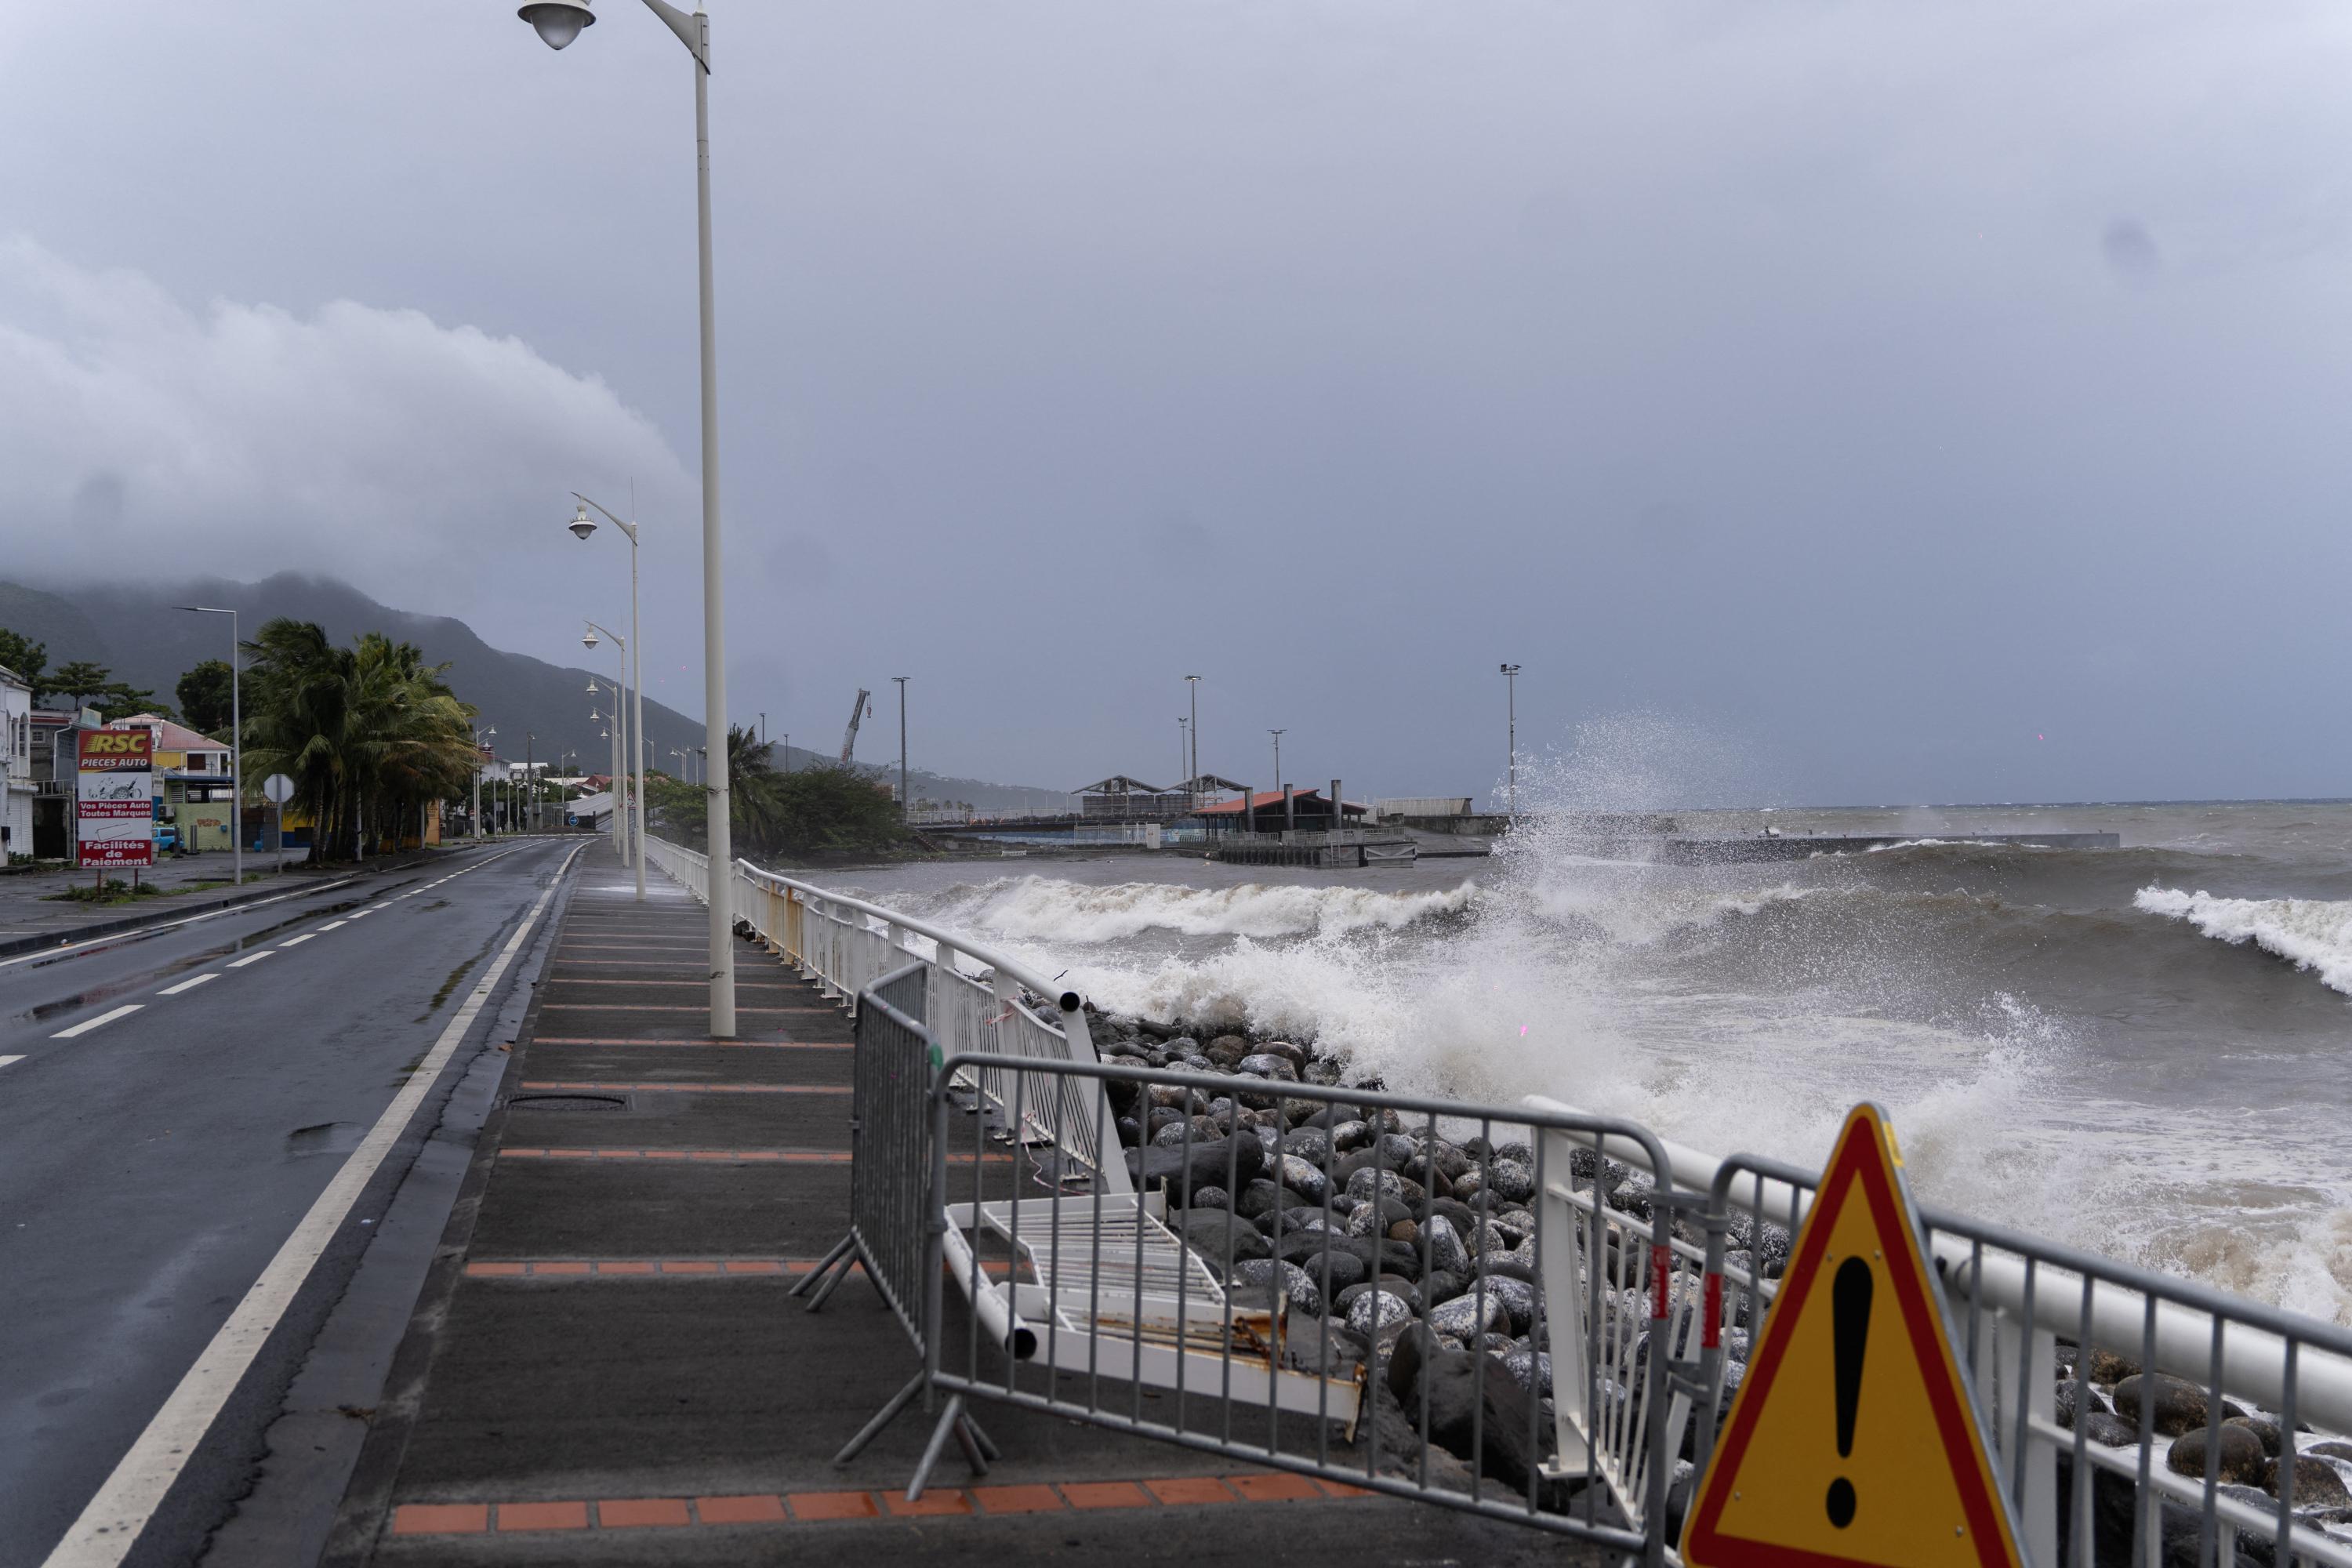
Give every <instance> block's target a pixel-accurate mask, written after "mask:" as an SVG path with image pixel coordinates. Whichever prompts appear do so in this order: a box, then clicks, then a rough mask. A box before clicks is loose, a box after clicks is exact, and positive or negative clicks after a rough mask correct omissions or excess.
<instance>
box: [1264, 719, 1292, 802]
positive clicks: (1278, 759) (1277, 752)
mask: <svg viewBox="0 0 2352 1568" xmlns="http://www.w3.org/2000/svg"><path fill="white" fill-rule="evenodd" d="M1266 733H1267V734H1269V735H1271V736H1273V737H1274V793H1275V794H1276V795H1280V794H1281V793H1282V738H1283V737H1284V736H1285V735H1286V734H1288V733H1290V731H1287V730H1268V731H1266Z"/></svg>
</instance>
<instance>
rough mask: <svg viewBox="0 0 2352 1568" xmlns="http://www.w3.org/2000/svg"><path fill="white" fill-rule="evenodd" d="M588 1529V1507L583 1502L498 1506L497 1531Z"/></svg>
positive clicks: (503, 1504)
mask: <svg viewBox="0 0 2352 1568" xmlns="http://www.w3.org/2000/svg"><path fill="white" fill-rule="evenodd" d="M587 1528H588V1505H587V1504H586V1503H584V1502H502V1503H500V1504H499V1531H500V1532H501V1533H503V1532H505V1531H509V1530H585V1529H587Z"/></svg>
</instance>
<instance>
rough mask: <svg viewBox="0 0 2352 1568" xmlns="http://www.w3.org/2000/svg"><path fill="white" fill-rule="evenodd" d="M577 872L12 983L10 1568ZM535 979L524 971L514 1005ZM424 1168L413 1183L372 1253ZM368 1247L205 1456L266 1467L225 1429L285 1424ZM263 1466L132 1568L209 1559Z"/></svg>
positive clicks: (3, 1493)
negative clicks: (555, 890)
mask: <svg viewBox="0 0 2352 1568" xmlns="http://www.w3.org/2000/svg"><path fill="white" fill-rule="evenodd" d="M571 847H572V846H571V845H570V844H569V843H564V842H548V841H525V842H521V843H519V844H511V845H501V846H493V847H488V848H486V849H482V850H475V851H470V852H467V853H464V854H461V855H453V856H450V857H447V858H443V859H439V860H436V862H434V863H432V864H430V865H428V866H424V867H418V868H414V869H409V870H402V871H394V872H389V873H379V874H373V875H366V876H362V877H358V878H355V879H351V880H350V881H348V882H347V883H345V884H343V885H341V886H335V887H321V888H318V889H312V890H307V891H301V892H299V893H297V894H296V895H295V896H292V897H289V898H288V899H286V900H282V901H273V902H270V903H267V904H261V905H255V906H248V907H247V908H245V909H242V910H233V911H228V912H226V913H224V914H222V915H221V916H219V917H217V918H215V919H210V920H205V921H199V922H197V923H194V924H191V925H187V926H183V927H179V928H177V929H169V930H150V931H141V932H133V933H128V934H126V935H124V936H122V937H121V938H116V939H112V940H110V941H108V942H103V943H100V944H99V945H97V946H94V947H90V948H88V949H82V950H78V951H75V952H65V953H44V954H40V955H38V956H37V958H35V959H34V960H33V961H31V962H26V961H23V960H18V961H16V962H5V961H0V1568H18V1565H19V1564H35V1563H41V1562H42V1561H43V1560H44V1559H45V1558H46V1557H47V1554H48V1552H49V1549H50V1547H51V1545H52V1544H53V1543H54V1542H56V1541H57V1540H58V1537H59V1535H61V1534H62V1533H63V1532H64V1531H65V1530H66V1528H67V1527H68V1525H69V1524H71V1523H72V1521H73V1520H74V1519H75V1517H76V1516H77V1515H78V1514H79V1512H80V1510H81V1509H82V1507H83V1505H84V1504H85V1503H86V1502H87V1501H88V1500H89V1498H90V1496H91V1494H92V1493H93V1492H94V1491H96V1489H98V1488H99V1486H100V1485H101V1484H102V1483H103V1482H104V1480H105V1479H106V1478H107V1476H108V1475H109V1474H110V1472H111V1471H112V1469H113V1468H114V1467H115V1465H116V1463H117V1462H118V1461H119V1460H120V1459H121V1457H122V1456H123V1454H124V1452H125V1451H126V1450H127V1449H128V1448H129V1447H131V1444H132V1443H133V1442H134V1441H135V1440H136V1439H137V1438H138V1436H139V1435H140V1433H141V1432H142V1430H143V1429H144V1427H145V1426H146V1424H147V1422H148V1421H149V1420H150V1419H151V1418H152V1416H153V1415H154V1414H155V1412H156V1410H157V1409H158V1408H159V1407H160V1406H161V1405H162V1404H163V1401H164V1399H165V1398H166V1397H167V1396H168V1395H169V1394H171V1392H172V1390H173V1387H174V1386H175V1385H176V1384H178V1383H179V1381H180V1379H181V1378H182V1376H183V1375H184V1373H186V1371H187V1369H188V1368H189V1366H190V1365H191V1364H192V1363H194V1361H195V1360H196V1359H197V1357H198V1356H200V1355H201V1354H202V1353H203V1352H204V1351H205V1347H206V1345H207V1344H208V1343H209V1342H210V1341H211V1339H212V1337H213V1336H214V1334H215V1332H216V1331H218V1330H219V1328H220V1326H221V1324H222V1322H223V1321H225V1320H226V1317H227V1315H228V1313H229V1312H230V1310H231V1309H232V1308H233V1307H234V1306H235V1305H236V1302H237V1300H239V1298H240V1297H242V1296H243V1295H244V1293H245V1292H246V1291H247V1289H248V1288H250V1287H251V1286H252V1284H253V1283H254V1281H255V1279H257V1277H258V1276H259V1275H260V1273H261V1272H262V1270H263V1269H264V1268H266V1267H267V1266H268V1263H269V1261H270V1259H271V1258H272V1257H273V1256H274V1255H275V1253H276V1252H277V1250H278V1247H279V1245H280V1244H281V1243H282V1242H283V1241H284V1240H285V1239H286V1237H287V1236H288V1235H289V1232H290V1231H291V1230H292V1229H293V1227H294V1226H295V1225H296V1224H297V1222H298V1221H299V1220H300V1218H301V1217H302V1215H303V1214H304V1213H305V1211H306V1210H307V1209H308V1208H309V1207H310V1205H311V1203H312V1202H313V1200H315V1199H316V1198H317V1196H318V1195H319V1193H320V1190H321V1189H322V1188H323V1187H324V1186H325V1185H326V1184H327V1182H328V1181H329V1179H330V1178H331V1176H332V1175H333V1174H334V1173H335V1172H336V1171H337V1169H338V1168H339V1167H340V1166H341V1163H342V1162H343V1159H344V1157H345V1156H347V1155H348V1154H349V1153H350V1152H351V1151H352V1149H353V1148H354V1147H355V1146H356V1145H357V1143H358V1142H359V1140H360V1138H361V1137H362V1135H363V1134H364V1133H365V1132H366V1131H368V1129H369V1128H371V1127H372V1126H373V1124H374V1123H375V1121H376V1120H377V1118H378V1117H379V1116H381V1115H382V1114H383V1110H384V1109H385V1107H386V1105H387V1104H388V1103H389V1102H390V1100H392V1099H393V1097H394V1095H395V1094H396V1093H397V1092H398V1091H399V1089H401V1087H402V1085H403V1083H404V1077H405V1074H406V1073H407V1072H408V1071H409V1070H410V1069H411V1068H413V1067H414V1065H415V1063H416V1061H417V1060H418V1059H419V1058H421V1057H423V1056H424V1055H425V1052H426V1051H427V1050H428V1049H429V1048H430V1047H431V1046H432V1044H433V1042H434V1040H435V1039H436V1037H438V1035H439V1034H440V1033H441V1031H442V1030H443V1029H444V1028H445V1027H446V1025H447V1023H448V1020H449V1018H450V1016H452V1014H454V1013H455V1011H456V1010H457V1007H458V1006H459V1005H461V1003H462V1002H463V1001H464V999H465V996H466V994H467V990H468V989H469V987H470V977H471V976H473V975H475V974H477V973H479V972H480V971H481V970H482V969H483V967H484V966H485V965H486V963H488V959H489V957H490V955H491V953H492V952H493V950H494V949H495V948H496V947H497V945H498V944H499V943H500V942H502V941H503V940H504V939H505V938H506V937H507V936H509V935H510V934H511V933H512V931H513V930H514V927H515V923H516V922H517V921H518V920H520V918H521V917H522V916H523V915H524V914H525V912H526V911H528V910H529V909H530V906H531V904H532V902H533V900H536V899H537V898H538V896H539V894H540V893H541V891H542V890H544V889H545V888H546V886H547V883H548V882H549V880H550V879H551V878H553V877H554V876H555V875H556V873H557V871H558V868H560V867H561V866H562V864H563V863H564V861H565V859H566V857H567V854H568V852H569V850H570V848H571ZM257 955H259V956H257ZM529 980H530V972H529V967H528V966H527V965H523V964H517V965H515V966H513V967H512V968H510V970H509V973H508V974H507V976H506V977H505V979H504V980H503V982H502V988H504V989H511V988H512V987H514V986H516V985H519V984H522V985H527V984H528V982H529ZM123 1009H135V1010H131V1011H122V1010H123ZM498 1011H499V1001H498V999H497V998H494V999H493V1002H492V1005H490V1006H489V1007H488V1008H486V1009H485V1010H484V1013H483V1015H482V1016H481V1017H480V1018H479V1019H478V1020H477V1021H476V1023H475V1025H474V1027H473V1029H472V1031H471V1033H470V1035H469V1037H468V1038H467V1041H466V1042H465V1043H464V1045H463V1046H461V1047H460V1048H459V1050H458V1052H457V1058H456V1060H455V1061H454V1062H453V1064H452V1066H451V1068H450V1070H449V1072H448V1073H447V1074H446V1075H445V1078H446V1079H449V1080H452V1081H454V1080H455V1079H457V1077H458V1076H459V1075H461V1074H463V1073H465V1072H466V1071H467V1068H468V1067H469V1066H470V1065H471V1064H472V1063H473V1062H474V1061H475V1059H476V1058H478V1057H479V1056H480V1054H481V1052H482V1051H483V1050H484V1049H486V1048H490V1047H488V1040H487V1037H488V1032H489V1029H490V1028H491V1026H492V1024H493V1022H494V1019H495V1017H496V1016H497V1013H498ZM70 1030H79V1031H80V1032H79V1033H75V1034H72V1035H71V1036H70V1037H65V1038H60V1037H58V1036H59V1035H60V1033H61V1032H64V1031H70ZM435 1106H436V1099H435V1098H433V1097H428V1099H427V1101H426V1106H425V1110H423V1111H422V1112H420V1114H419V1117H418V1121H419V1122H420V1123H423V1122H425V1121H429V1120H430V1119H431V1118H432V1117H433V1116H434V1114H435V1110H434V1107H435ZM415 1136H416V1137H417V1138H418V1139H419V1140H421V1139H422V1138H423V1136H424V1131H423V1130H421V1129H420V1130H419V1131H417V1132H416V1133H415ZM405 1163H406V1162H404V1161H403V1160H399V1159H394V1160H392V1161H388V1162H387V1167H386V1173H385V1179H384V1180H383V1181H381V1182H379V1183H378V1184H376V1187H375V1188H372V1189H371V1191H370V1193H369V1194H368V1195H367V1196H366V1197H363V1198H362V1201H361V1204H360V1205H359V1206H358V1207H357V1208H355V1209H353V1210H352V1229H353V1230H354V1231H358V1230H359V1227H360V1222H361V1221H362V1220H366V1219H369V1218H371V1217H372V1216H376V1215H382V1214H383V1212H384V1208H385V1206H386V1205H388V1203H389V1202H390V1200H391V1198H392V1196H393V1191H394V1188H395V1187H396V1185H397V1183H398V1181H399V1177H400V1172H401V1170H402V1168H403V1167H404V1164H405ZM366 1242H367V1237H366V1235H365V1234H364V1233H361V1234H357V1235H354V1236H353V1237H352V1238H351V1240H350V1243H349V1245H348V1246H343V1247H339V1253H340V1256H339V1257H338V1256H332V1255H331V1257H330V1258H324V1259H322V1260H321V1262H320V1267H319V1269H318V1270H317V1277H316V1278H314V1279H313V1280H312V1281H311V1286H310V1288H308V1289H306V1295H307V1296H310V1297H313V1298H321V1297H323V1298H325V1299H324V1300H316V1299H314V1300H309V1301H307V1302H299V1301H298V1306H297V1310H295V1311H292V1312H289V1315H288V1320H287V1323H288V1331H286V1332H281V1333H279V1334H278V1335H277V1336H275V1337H274V1338H273V1340H272V1342H270V1344H269V1345H268V1348H267V1349H266V1351H265V1352H264V1354H263V1356H262V1357H261V1359H260V1360H259V1361H258V1362H257V1364H256V1366H255V1369H254V1372H253V1373H251V1374H249V1376H248V1378H247V1384H248V1385H250V1386H252V1387H254V1388H257V1389H259V1390H262V1391H263V1392H262V1393H261V1394H259V1395H258V1396H250V1395H247V1391H246V1390H244V1389H241V1390H240V1400H239V1401H238V1402H233V1404H232V1406H231V1408H230V1410H229V1411H228V1412H227V1413H226V1414H225V1415H224V1417H223V1421H222V1423H221V1424H220V1426H216V1428H215V1434H214V1437H212V1438H208V1439H207V1445H206V1446H207V1447H212V1446H213V1443H214V1440H215V1438H217V1439H221V1440H222V1441H221V1447H222V1449H223V1454H224V1455H225V1456H233V1455H234V1454H235V1453H236V1452H237V1451H239V1450H240V1449H241V1448H252V1447H257V1446H258V1445H257V1443H255V1442H253V1441H252V1440H251V1439H250V1438H249V1437H248V1439H247V1441H246V1442H245V1443H243V1444H242V1445H240V1443H239V1442H238V1441H237V1440H236V1439H237V1436H238V1434H237V1433H236V1432H234V1431H224V1430H222V1429H221V1428H223V1427H226V1426H230V1425H232V1418H235V1422H236V1423H238V1424H241V1425H242V1426H243V1427H244V1428H245V1429H247V1432H249V1433H252V1434H257V1433H258V1432H260V1431H261V1430H263V1429H264V1428H265V1427H266V1426H267V1424H268V1419H269V1418H270V1416H271V1415H273V1414H274V1413H275V1412H274V1409H273V1407H272V1405H273V1401H272V1399H271V1398H270V1397H269V1396H268V1393H267V1390H268V1389H269V1388H270V1387H271V1386H273V1385H277V1386H282V1384H284V1382H285V1381H286V1379H287V1377H288V1376H289V1369H290V1368H291V1367H293V1366H295V1365H297V1364H299V1363H300V1361H301V1359H302V1358H303V1356H304V1355H305V1353H306V1352H308V1350H309V1349H310V1337H312V1336H315V1334H316V1332H317V1331H318V1329H319V1327H320V1322H321V1321H322V1320H323V1319H324V1317H325V1315H326V1314H327V1312H328V1311H329V1310H330V1309H331V1308H332V1307H333V1306H334V1301H333V1297H334V1296H335V1295H336V1294H338V1293H339V1292H340V1291H341V1289H342V1287H343V1285H344V1283H345V1282H347V1281H348V1280H349V1279H351V1277H352V1273H353V1271H354V1270H355V1269H356V1268H357V1266H358V1261H359V1258H360V1256H361V1255H362V1254H363V1253H364V1251H365V1247H366ZM331 1265H332V1267H331ZM403 1311H404V1308H403ZM252 1468H253V1467H252V1466H251V1464H250V1462H249V1461H247V1460H245V1459H241V1458H232V1461H231V1462H226V1463H224V1462H218V1459H217V1458H216V1459H215V1462H213V1463H210V1464H207V1465H205V1466H200V1467H196V1468H193V1469H192V1470H191V1471H190V1473H189V1474H188V1475H187V1476H186V1477H184V1479H183V1481H182V1483H181V1485H180V1486H179V1487H178V1488H177V1489H175V1491H174V1495H173V1499H172V1503H173V1506H172V1507H171V1508H170V1509H168V1510H165V1511H164V1512H162V1513H159V1515H158V1516H157V1526H156V1528H154V1529H151V1531H150V1532H149V1537H150V1538H149V1539H144V1540H142V1542H141V1543H140V1545H141V1551H140V1552H138V1553H137V1554H136V1555H135V1557H134V1561H165V1562H168V1561H186V1560H188V1558H189V1557H190V1556H191V1555H192V1554H193V1553H194V1551H195V1550H196V1549H197V1548H198V1547H199V1546H200V1545H201V1542H202V1539H203V1535H202V1531H204V1530H205V1529H207V1528H209V1527H210V1526H211V1525H213V1524H216V1523H217V1522H218V1521H219V1520H220V1519H221V1517H222V1516H223V1515H224V1514H225V1512H226V1510H227V1507H228V1505H229V1502H230V1501H231V1500H233V1499H235V1498H236V1497H237V1496H238V1495H239V1494H240V1493H241V1492H242V1491H243V1490H244V1489H245V1488H246V1487H247V1485H249V1484H250V1481H251V1477H250V1475H249V1474H248V1473H247V1472H249V1471H250V1470H251V1469H252ZM335 1489H336V1490H337V1491H340V1482H339V1481H338V1482H336V1483H335ZM167 1527H168V1528H167ZM173 1531H177V1532H178V1533H179V1537H180V1538H179V1539H173V1538H172V1536H173Z"/></svg>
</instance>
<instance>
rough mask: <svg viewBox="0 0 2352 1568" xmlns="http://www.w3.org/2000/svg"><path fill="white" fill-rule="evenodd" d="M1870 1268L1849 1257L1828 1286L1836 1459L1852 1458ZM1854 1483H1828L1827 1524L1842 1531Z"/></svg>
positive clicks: (1850, 1520) (1867, 1330) (1867, 1343)
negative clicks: (1834, 1369)
mask: <svg viewBox="0 0 2352 1568" xmlns="http://www.w3.org/2000/svg"><path fill="white" fill-rule="evenodd" d="M1870 1291H1871V1274H1870V1265H1869V1264H1867V1263H1865V1262H1864V1261H1863V1260H1862V1259H1861V1258H1847V1259H1846V1260H1845V1261H1844V1262H1843V1263H1841V1264H1839V1265H1838V1271H1837V1278H1836V1279H1834V1280H1832V1281H1831V1283H1830V1311H1831V1323H1830V1328H1831V1332H1832V1335H1833V1336H1834V1337H1835V1342H1836V1343H1835V1354H1836V1359H1837V1444H1838V1458H1841V1459H1851V1458H1853V1418H1854V1415H1856V1414H1857V1412H1858V1411H1859V1410H1860V1408H1861V1405H1862V1358H1863V1352H1864V1351H1866V1350H1868V1349H1869V1348H1870ZM1853 1508H1854V1496H1853V1482H1852V1481H1850V1480H1848V1479H1845V1478H1844V1477H1843V1476H1840V1477H1839V1478H1838V1479H1835V1480H1833V1481H1832V1482H1831V1483H1830V1496H1829V1510H1830V1522H1831V1523H1832V1524H1833V1525H1835V1526H1837V1527H1838V1528H1839V1529H1840V1530H1843V1529H1844V1528H1845V1527H1846V1526H1847V1525H1849V1524H1852V1523H1853Z"/></svg>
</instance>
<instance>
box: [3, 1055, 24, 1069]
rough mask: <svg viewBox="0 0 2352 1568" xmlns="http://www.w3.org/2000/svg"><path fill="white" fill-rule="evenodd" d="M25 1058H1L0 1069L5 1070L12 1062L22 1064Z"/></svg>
mask: <svg viewBox="0 0 2352 1568" xmlns="http://www.w3.org/2000/svg"><path fill="white" fill-rule="evenodd" d="M24 1059H25V1058H22V1057H0V1068H5V1067H6V1066H8V1065H9V1064H10V1063H11V1062H21V1061H23V1060H24Z"/></svg>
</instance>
